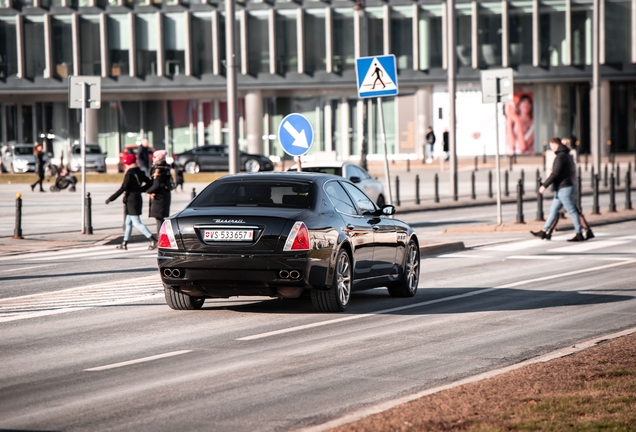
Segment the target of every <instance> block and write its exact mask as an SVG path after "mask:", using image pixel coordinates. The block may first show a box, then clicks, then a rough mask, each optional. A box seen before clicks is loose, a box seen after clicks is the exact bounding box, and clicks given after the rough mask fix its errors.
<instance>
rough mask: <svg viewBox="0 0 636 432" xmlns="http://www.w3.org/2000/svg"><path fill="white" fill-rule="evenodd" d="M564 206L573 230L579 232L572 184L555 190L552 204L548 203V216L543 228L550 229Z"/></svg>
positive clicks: (578, 220) (579, 224)
mask: <svg viewBox="0 0 636 432" xmlns="http://www.w3.org/2000/svg"><path fill="white" fill-rule="evenodd" d="M563 207H565V210H566V211H567V212H568V214H569V215H570V218H572V224H573V225H574V232H577V233H580V232H581V220H580V219H579V212H578V210H577V209H576V205H575V204H574V186H566V187H563V188H561V189H559V190H557V191H556V193H555V194H554V199H553V200H552V205H550V216H548V220H547V221H545V224H544V225H543V230H544V231H547V230H549V229H550V227H551V226H552V224H553V223H554V221H555V220H556V218H558V217H559V211H560V210H561V209H562V208H563Z"/></svg>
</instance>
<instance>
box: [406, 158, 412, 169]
mask: <svg viewBox="0 0 636 432" xmlns="http://www.w3.org/2000/svg"><path fill="white" fill-rule="evenodd" d="M406 172H411V159H409V158H406Z"/></svg>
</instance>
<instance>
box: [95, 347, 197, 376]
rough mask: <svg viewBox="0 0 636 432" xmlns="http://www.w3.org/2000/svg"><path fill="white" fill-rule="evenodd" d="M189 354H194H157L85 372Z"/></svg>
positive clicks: (177, 352)
mask: <svg viewBox="0 0 636 432" xmlns="http://www.w3.org/2000/svg"><path fill="white" fill-rule="evenodd" d="M189 352H192V350H181V351H172V352H169V353H165V354H157V355H154V356H150V357H143V358H139V359H136V360H128V361H124V362H120V363H113V364H109V365H105V366H98V367H94V368H90V369H84V371H86V372H95V371H103V370H108V369H115V368H119V367H124V366H129V365H133V364H138V363H145V362H149V361H153V360H159V359H163V358H167V357H174V356H178V355H181V354H187V353H189Z"/></svg>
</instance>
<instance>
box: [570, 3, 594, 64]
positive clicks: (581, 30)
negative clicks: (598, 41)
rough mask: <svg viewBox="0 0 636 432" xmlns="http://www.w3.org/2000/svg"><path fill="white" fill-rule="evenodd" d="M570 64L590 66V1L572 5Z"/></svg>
mask: <svg viewBox="0 0 636 432" xmlns="http://www.w3.org/2000/svg"><path fill="white" fill-rule="evenodd" d="M572 64H573V65H591V64H592V0H580V1H577V2H573V3H572Z"/></svg>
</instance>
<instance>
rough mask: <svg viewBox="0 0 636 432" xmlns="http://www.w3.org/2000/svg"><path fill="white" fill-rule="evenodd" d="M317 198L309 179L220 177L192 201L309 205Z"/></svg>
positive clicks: (200, 204)
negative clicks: (233, 178)
mask: <svg viewBox="0 0 636 432" xmlns="http://www.w3.org/2000/svg"><path fill="white" fill-rule="evenodd" d="M313 199H314V187H313V185H311V184H309V183H300V182H290V181H274V180H265V181H260V182H255V181H239V182H233V181H216V182H214V183H212V184H211V185H210V186H208V187H207V188H205V189H204V190H203V192H201V193H200V194H199V195H198V196H197V197H196V198H195V200H194V201H193V203H192V205H193V206H194V207H215V206H239V207H240V206H249V207H284V208H308V207H309V206H310V204H311V202H312V201H313Z"/></svg>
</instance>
